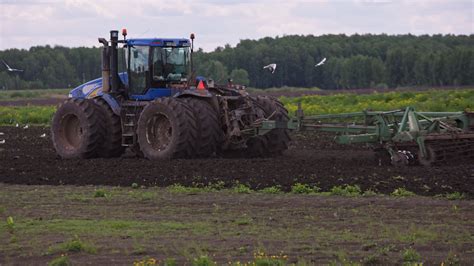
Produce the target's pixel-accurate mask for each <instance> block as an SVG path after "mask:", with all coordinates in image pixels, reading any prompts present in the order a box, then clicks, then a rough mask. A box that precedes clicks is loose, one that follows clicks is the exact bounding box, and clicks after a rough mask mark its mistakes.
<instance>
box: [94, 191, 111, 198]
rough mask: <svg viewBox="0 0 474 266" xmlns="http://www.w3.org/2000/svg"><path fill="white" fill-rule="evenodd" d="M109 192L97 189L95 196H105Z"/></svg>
mask: <svg viewBox="0 0 474 266" xmlns="http://www.w3.org/2000/svg"><path fill="white" fill-rule="evenodd" d="M107 196H108V194H107V193H106V192H105V190H103V189H96V190H95V191H94V198H105V197H107Z"/></svg>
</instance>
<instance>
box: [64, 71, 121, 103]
mask: <svg viewBox="0 0 474 266" xmlns="http://www.w3.org/2000/svg"><path fill="white" fill-rule="evenodd" d="M119 77H120V80H121V81H122V84H128V75H127V72H122V73H119ZM102 94H103V92H102V78H96V79H93V80H91V81H88V82H86V83H84V84H82V85H79V86H77V87H76V88H74V89H72V90H71V91H70V92H69V98H94V97H97V96H101V95H102Z"/></svg>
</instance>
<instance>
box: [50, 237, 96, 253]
mask: <svg viewBox="0 0 474 266" xmlns="http://www.w3.org/2000/svg"><path fill="white" fill-rule="evenodd" d="M66 252H85V253H89V254H96V253H97V248H96V247H95V246H93V245H92V244H90V243H86V242H83V241H82V240H81V239H79V238H78V237H77V236H76V237H74V238H73V239H71V240H68V241H67V242H64V243H62V244H59V245H56V246H52V247H49V248H48V253H49V254H57V253H66Z"/></svg>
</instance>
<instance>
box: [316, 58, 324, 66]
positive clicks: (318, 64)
mask: <svg viewBox="0 0 474 266" xmlns="http://www.w3.org/2000/svg"><path fill="white" fill-rule="evenodd" d="M324 62H326V57H324V58H323V60H321V62H319V63H317V64H316V65H315V67H318V66H321V65H323V64H324Z"/></svg>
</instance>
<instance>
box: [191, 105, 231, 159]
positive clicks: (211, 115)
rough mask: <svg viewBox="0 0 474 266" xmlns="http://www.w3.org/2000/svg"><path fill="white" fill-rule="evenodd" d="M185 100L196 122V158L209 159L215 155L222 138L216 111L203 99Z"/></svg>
mask: <svg viewBox="0 0 474 266" xmlns="http://www.w3.org/2000/svg"><path fill="white" fill-rule="evenodd" d="M183 100H184V101H185V102H186V103H187V105H188V106H189V107H190V108H191V111H192V113H193V115H194V118H195V121H196V126H197V140H196V156H197V157H209V156H212V155H214V154H215V153H216V150H217V146H218V145H219V144H220V142H221V136H222V129H221V127H220V122H219V116H218V114H217V112H216V110H214V108H212V106H211V105H210V104H209V103H208V102H206V101H205V100H204V99H201V98H183Z"/></svg>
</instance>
